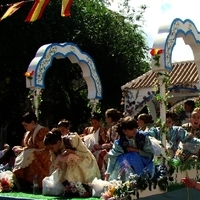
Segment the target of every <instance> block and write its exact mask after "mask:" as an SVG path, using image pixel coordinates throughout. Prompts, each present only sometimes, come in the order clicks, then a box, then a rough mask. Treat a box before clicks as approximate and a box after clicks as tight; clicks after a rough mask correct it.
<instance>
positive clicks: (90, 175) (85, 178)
mask: <svg viewBox="0 0 200 200" xmlns="http://www.w3.org/2000/svg"><path fill="white" fill-rule="evenodd" d="M64 127H65V122H61V123H59V126H58V128H59V129H61V128H62V135H64V136H62V137H61V131H60V130H59V129H53V130H52V131H51V132H49V133H48V134H47V135H46V137H45V139H44V144H45V146H46V148H48V149H49V150H51V160H52V166H51V172H53V171H55V170H56V169H57V168H60V169H61V170H60V171H61V173H62V174H61V176H60V181H61V182H64V181H66V180H67V181H68V182H82V183H90V182H92V181H93V179H94V178H95V177H97V178H100V172H99V168H98V165H97V162H96V159H95V157H94V156H93V155H92V153H91V152H90V150H89V149H88V148H87V147H86V146H85V145H84V143H83V142H82V140H81V138H80V137H79V135H78V134H77V133H67V135H65V134H63V131H64V130H65V129H64Z"/></svg>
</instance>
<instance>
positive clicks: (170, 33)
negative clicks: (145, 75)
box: [152, 18, 200, 71]
mask: <svg viewBox="0 0 200 200" xmlns="http://www.w3.org/2000/svg"><path fill="white" fill-rule="evenodd" d="M177 38H182V39H183V40H184V42H185V44H186V45H189V46H190V47H191V49H192V51H193V54H194V61H195V63H196V64H197V67H198V68H199V66H198V62H199V61H200V57H199V50H200V32H199V31H198V30H197V28H196V26H195V24H194V23H193V22H192V21H191V20H189V19H186V20H184V21H182V20H181V19H179V18H176V19H174V20H173V21H172V23H171V25H169V24H165V25H162V26H160V28H159V31H158V34H157V36H156V39H155V42H154V44H153V48H154V49H163V50H164V53H163V54H161V55H160V56H161V57H160V67H159V68H160V69H159V71H160V70H161V69H166V70H169V71H171V70H172V52H173V48H174V46H175V45H176V39H177ZM152 64H153V65H152V68H153V70H156V68H155V66H154V64H155V63H152ZM157 69H158V68H157Z"/></svg>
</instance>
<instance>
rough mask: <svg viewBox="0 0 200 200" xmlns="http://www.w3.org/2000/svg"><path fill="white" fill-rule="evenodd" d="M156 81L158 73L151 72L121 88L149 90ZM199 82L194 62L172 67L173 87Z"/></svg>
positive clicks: (171, 80) (171, 81) (171, 78)
mask: <svg viewBox="0 0 200 200" xmlns="http://www.w3.org/2000/svg"><path fill="white" fill-rule="evenodd" d="M156 80H157V79H156V73H155V72H153V71H152V70H150V71H148V72H146V73H145V74H143V75H142V76H139V77H138V78H136V79H134V80H132V81H130V82H128V83H126V84H125V85H123V86H122V87H121V88H122V90H124V89H136V88H149V87H152V86H154V84H155V81H156ZM198 81H199V78H198V72H197V68H196V64H195V63H194V61H184V62H178V63H174V64H173V65H172V71H171V72H170V83H171V85H176V84H184V85H187V84H194V83H198Z"/></svg>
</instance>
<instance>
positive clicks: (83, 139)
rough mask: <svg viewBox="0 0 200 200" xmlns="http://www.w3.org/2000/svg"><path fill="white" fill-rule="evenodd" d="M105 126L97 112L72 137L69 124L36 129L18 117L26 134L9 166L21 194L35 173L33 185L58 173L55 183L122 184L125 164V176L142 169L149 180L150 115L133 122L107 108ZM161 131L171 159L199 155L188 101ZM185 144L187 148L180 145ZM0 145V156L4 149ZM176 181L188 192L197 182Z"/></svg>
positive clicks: (153, 133) (199, 137)
mask: <svg viewBox="0 0 200 200" xmlns="http://www.w3.org/2000/svg"><path fill="white" fill-rule="evenodd" d="M105 121H106V123H107V126H106V128H105V127H104V126H103V125H102V119H101V117H100V114H98V113H93V114H92V116H91V118H90V123H91V126H88V127H86V128H85V129H84V131H83V133H81V134H78V133H75V132H71V131H70V123H69V121H68V120H66V119H63V120H61V121H60V122H59V123H58V124H57V127H55V128H53V129H52V130H48V128H46V127H43V126H41V125H40V124H39V123H38V119H37V117H36V115H35V114H34V113H33V112H28V113H26V114H25V115H24V116H23V117H22V121H21V122H22V124H23V126H24V128H25V130H26V133H25V135H24V138H23V140H22V144H21V145H20V146H14V147H13V148H12V150H13V152H14V153H15V156H16V158H15V163H14V167H13V169H12V172H13V173H14V174H15V176H16V178H17V180H18V182H19V184H20V188H21V190H25V189H27V188H30V187H31V185H32V181H33V178H34V176H35V175H36V174H37V177H38V183H39V187H40V188H41V187H42V180H43V179H44V178H45V177H47V176H50V175H51V174H52V173H53V172H54V171H55V170H56V169H60V173H61V174H60V176H59V179H60V182H62V183H63V182H65V181H69V182H70V181H73V182H81V183H84V184H88V183H91V182H92V181H93V180H94V179H95V178H99V179H102V180H106V181H110V180H113V179H119V176H120V179H121V180H122V181H125V180H126V176H125V175H123V173H122V166H123V165H125V164H126V165H127V166H129V170H130V171H129V172H131V173H133V174H138V175H141V174H142V172H143V171H144V169H145V170H146V171H147V172H148V174H149V176H150V177H153V173H154V162H153V161H154V160H153V159H154V149H153V147H152V142H151V140H150V138H151V137H153V138H155V139H157V140H161V137H162V133H161V131H160V127H159V126H158V125H157V124H156V123H154V121H153V119H152V116H151V115H149V114H145V113H142V114H140V115H139V116H137V119H135V118H134V117H131V116H123V114H122V113H120V112H119V111H118V110H116V109H114V108H111V109H108V110H107V111H106V112H105ZM165 126H166V130H167V140H168V144H169V145H168V149H169V151H170V154H171V156H172V157H173V156H175V154H176V152H177V150H178V149H179V148H180V143H181V144H182V147H184V144H185V146H188V144H191V145H189V146H190V148H186V149H184V148H183V149H182V150H183V151H182V153H183V154H184V156H185V157H184V159H190V157H191V156H193V155H195V156H197V157H199V150H198V151H194V149H193V148H191V147H193V146H195V147H196V146H197V147H199V149H200V109H198V108H195V105H194V103H192V102H191V101H188V102H185V111H184V112H183V113H181V115H180V116H177V115H176V114H175V113H172V112H168V113H166V123H165ZM186 144H187V145H186ZM9 148H10V147H9V145H7V144H5V145H4V150H2V151H0V156H1V157H2V156H4V154H5V153H6V151H8V150H9ZM182 182H183V183H184V184H185V185H186V186H188V187H193V188H199V187H200V186H199V185H200V183H197V182H194V181H193V180H192V179H189V178H188V177H187V178H183V180H182Z"/></svg>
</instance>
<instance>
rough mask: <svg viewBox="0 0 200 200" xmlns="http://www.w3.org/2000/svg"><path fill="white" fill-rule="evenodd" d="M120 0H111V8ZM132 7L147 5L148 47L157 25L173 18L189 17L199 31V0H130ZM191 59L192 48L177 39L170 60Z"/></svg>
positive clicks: (146, 30)
mask: <svg viewBox="0 0 200 200" xmlns="http://www.w3.org/2000/svg"><path fill="white" fill-rule="evenodd" d="M120 1H121V0H113V3H112V9H114V10H117V7H118V3H119V2H120ZM130 2H131V5H132V6H133V7H134V8H137V7H139V6H140V5H142V4H145V5H147V10H146V12H145V14H144V18H145V25H144V31H145V33H146V40H147V43H148V45H149V47H152V46H153V43H154V39H155V38H156V35H157V32H158V29H159V26H160V25H162V24H166V23H171V22H172V21H173V20H174V19H175V18H180V19H182V20H185V19H190V20H192V21H193V22H194V24H195V25H196V27H197V29H198V30H199V31H200V20H199V19H200V8H199V6H198V4H199V0H189V1H187V0H130ZM183 60H193V54H192V50H191V49H190V47H189V46H186V45H185V43H184V42H183V40H182V39H177V41H176V46H175V47H174V50H173V53H172V61H173V62H179V61H183Z"/></svg>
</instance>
